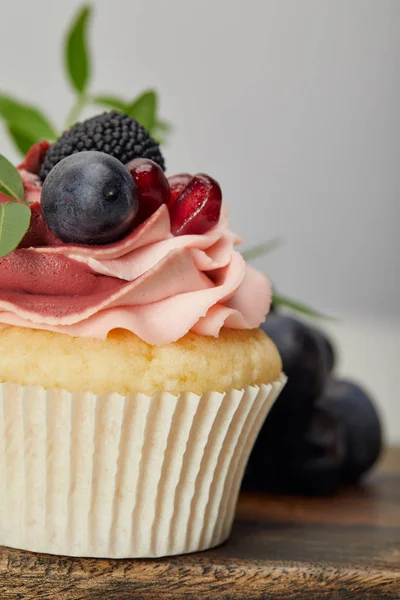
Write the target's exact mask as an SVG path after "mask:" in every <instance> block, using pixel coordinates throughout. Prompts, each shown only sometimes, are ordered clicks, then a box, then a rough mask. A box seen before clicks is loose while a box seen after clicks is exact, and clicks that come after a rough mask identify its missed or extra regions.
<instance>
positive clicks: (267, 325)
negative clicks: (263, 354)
mask: <svg viewBox="0 0 400 600" xmlns="http://www.w3.org/2000/svg"><path fill="white" fill-rule="evenodd" d="M261 327H262V329H263V330H264V331H265V332H266V333H267V335H269V337H270V338H271V339H272V340H273V341H274V342H275V344H276V346H277V348H278V350H279V352H280V355H281V357H282V363H283V370H284V372H285V373H286V375H287V376H288V382H287V384H286V387H285V388H284V390H283V392H282V393H281V395H280V397H279V398H278V400H277V402H276V404H275V406H274V408H273V411H274V412H275V411H276V412H280V411H285V412H286V411H288V410H289V411H291V412H298V411H303V410H304V408H305V407H306V406H309V405H311V404H312V403H313V402H314V400H315V399H316V398H317V397H318V396H320V395H321V393H322V391H323V388H324V384H325V380H326V377H327V374H328V367H329V361H328V358H327V354H326V348H325V345H324V343H323V341H322V336H321V335H320V334H319V333H318V334H317V335H316V334H315V332H314V329H313V328H312V327H309V326H308V325H307V324H306V323H304V322H303V321H300V320H298V319H295V318H294V317H292V316H288V315H280V314H279V313H273V314H270V315H268V317H267V319H266V321H265V322H264V323H263V324H262V326H261Z"/></svg>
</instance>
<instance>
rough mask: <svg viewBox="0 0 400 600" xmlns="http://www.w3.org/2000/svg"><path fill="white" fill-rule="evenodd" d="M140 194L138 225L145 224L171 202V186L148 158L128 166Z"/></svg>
mask: <svg viewBox="0 0 400 600" xmlns="http://www.w3.org/2000/svg"><path fill="white" fill-rule="evenodd" d="M126 168H127V169H128V171H129V172H130V174H131V175H132V177H133V180H134V182H135V183H136V186H137V188H138V192H139V212H138V215H137V217H136V221H135V223H136V224H139V223H143V221H145V220H146V219H148V218H149V217H150V216H151V215H152V214H153V213H155V212H156V210H157V209H158V208H160V206H161V204H167V203H168V201H169V184H168V179H167V178H166V177H165V175H164V171H163V170H162V169H161V167H159V166H158V164H157V163H155V162H154V161H152V160H150V159H148V158H135V159H134V160H132V161H131V162H130V163H128V164H127V165H126Z"/></svg>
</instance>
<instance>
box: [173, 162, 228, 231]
mask: <svg viewBox="0 0 400 600" xmlns="http://www.w3.org/2000/svg"><path fill="white" fill-rule="evenodd" d="M221 204H222V192H221V188H220V187H219V184H218V183H217V182H216V181H215V179H212V177H209V176H208V175H204V174H203V173H199V174H198V175H195V176H194V177H192V179H191V180H190V182H189V184H188V185H187V186H186V187H185V189H184V190H183V192H182V193H181V194H180V196H179V197H178V198H177V199H176V201H175V202H174V204H173V205H172V206H171V210H170V216H171V229H172V233H173V234H174V235H190V234H202V233H206V232H207V231H209V230H210V229H211V228H212V227H214V225H216V224H217V223H218V221H219V218H220V215H221Z"/></svg>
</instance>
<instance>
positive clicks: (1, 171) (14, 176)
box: [0, 154, 25, 206]
mask: <svg viewBox="0 0 400 600" xmlns="http://www.w3.org/2000/svg"><path fill="white" fill-rule="evenodd" d="M0 192H1V193H3V194H5V195H6V196H8V197H9V198H12V199H13V200H15V201H16V202H24V197H25V193H24V186H23V183H22V179H21V175H20V174H19V171H18V169H16V168H15V167H14V165H12V164H11V163H10V161H9V160H7V159H6V157H5V156H3V155H2V154H0ZM0 206H3V205H2V204H1V205H0Z"/></svg>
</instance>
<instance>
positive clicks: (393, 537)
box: [0, 448, 400, 600]
mask: <svg viewBox="0 0 400 600" xmlns="http://www.w3.org/2000/svg"><path fill="white" fill-rule="evenodd" d="M50 598H51V599H53V598H54V599H57V600H83V599H88V600H133V599H142V598H143V599H146V600H147V599H148V600H150V599H151V600H154V599H157V600H159V599H160V598H166V599H171V600H172V599H174V600H180V599H183V598H185V599H188V600H190V599H192V598H193V599H198V598H205V599H210V600H211V599H216V600H219V599H224V600H237V599H243V600H253V599H259V600H275V599H284V598H285V599H289V600H331V599H332V600H335V599H349V600H354V599H360V600H361V599H371V600H379V599H381V598H382V599H390V600H400V448H399V449H392V450H390V451H388V452H387V454H386V457H385V458H384V460H383V462H382V464H381V465H380V467H379V469H377V471H376V472H375V473H374V474H372V475H371V476H370V477H369V478H368V479H367V480H366V482H365V483H364V484H363V485H362V486H359V487H357V488H349V489H346V490H343V491H342V492H341V493H340V494H338V495H337V496H334V497H329V498H322V499H321V498H318V499H317V498H293V497H277V496H275V497H271V496H264V495H242V496H241V499H240V502H239V506H238V511H237V519H236V522H235V525H234V529H233V532H232V537H231V539H230V540H229V542H227V543H226V544H225V545H223V546H221V547H219V548H216V549H214V550H210V551H207V552H203V553H198V554H192V555H189V556H182V557H173V558H165V559H159V560H120V561H117V560H99V559H77V558H75V559H71V558H66V557H56V556H49V555H43V554H31V553H29V552H22V551H19V550H11V549H7V548H0V599H1V600H9V599H20V600H23V599H26V600H33V599H34V600H38V599H50Z"/></svg>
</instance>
